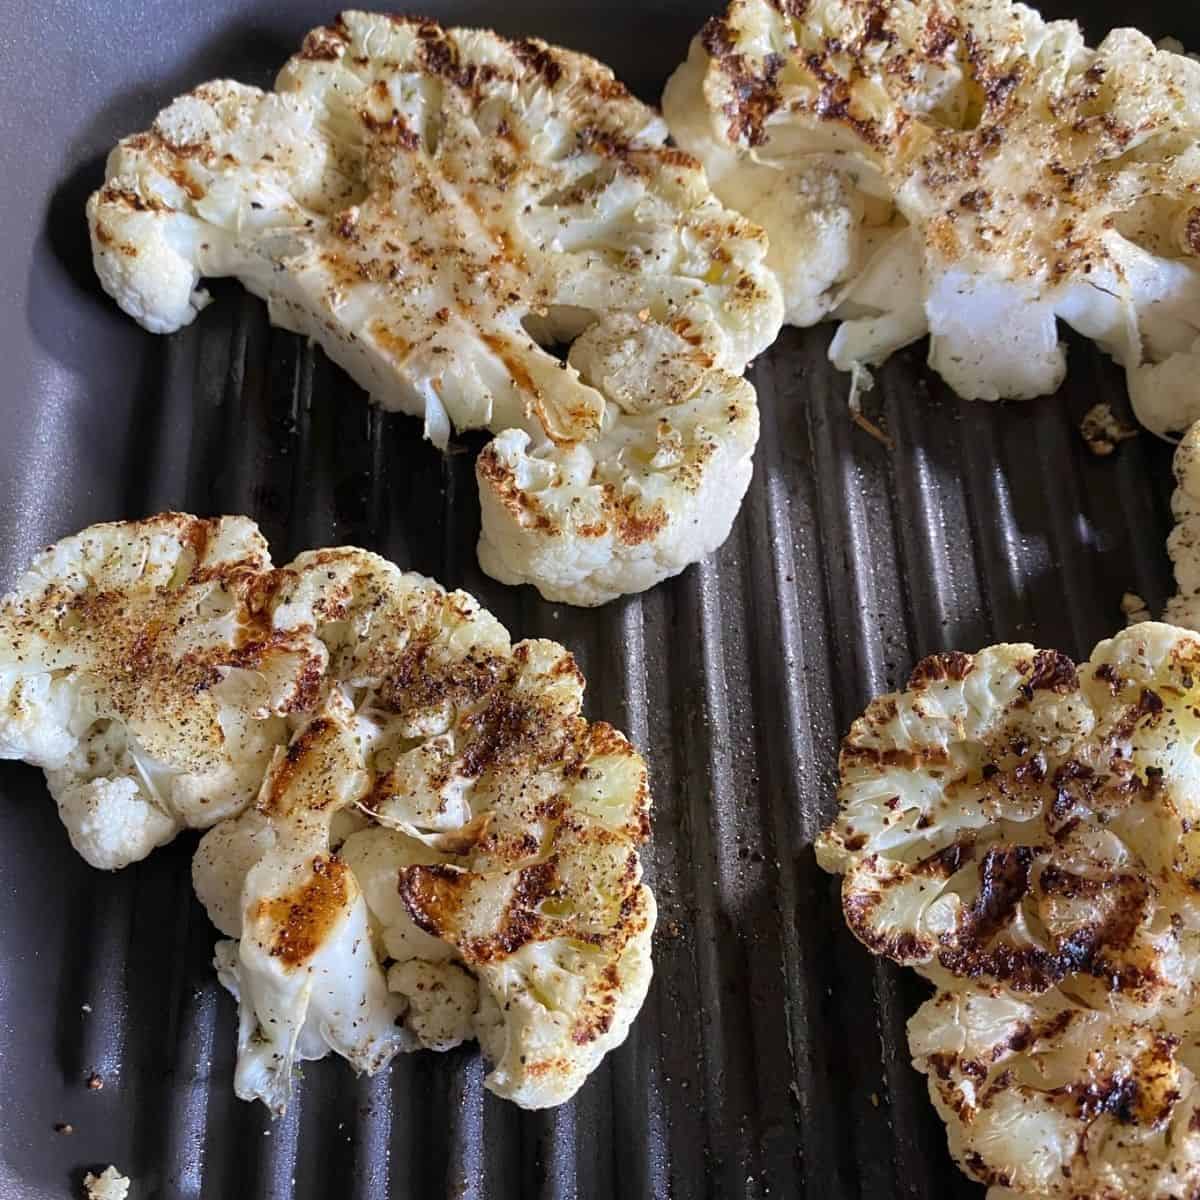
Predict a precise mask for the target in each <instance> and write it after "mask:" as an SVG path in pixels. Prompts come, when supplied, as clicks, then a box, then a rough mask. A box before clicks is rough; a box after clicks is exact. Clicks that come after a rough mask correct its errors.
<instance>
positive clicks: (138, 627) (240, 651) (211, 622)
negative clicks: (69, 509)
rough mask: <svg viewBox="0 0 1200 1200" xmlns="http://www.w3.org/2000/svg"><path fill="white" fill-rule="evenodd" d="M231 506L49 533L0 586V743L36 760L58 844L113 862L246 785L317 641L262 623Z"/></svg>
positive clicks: (9, 752) (318, 666) (257, 560)
mask: <svg viewBox="0 0 1200 1200" xmlns="http://www.w3.org/2000/svg"><path fill="white" fill-rule="evenodd" d="M269 569H270V555H269V554H268V551H267V545H266V543H265V542H264V541H263V539H262V537H261V535H260V534H259V532H258V530H257V528H256V527H255V525H254V524H253V522H251V521H249V520H247V519H246V518H244V517H225V518H220V519H216V520H199V519H197V518H195V517H191V516H186V515H183V514H179V513H167V514H164V515H162V516H158V517H154V518H151V519H149V520H146V521H131V522H126V523H121V524H107V525H94V526H92V527H91V528H89V529H85V530H84V531H83V532H82V533H79V534H77V535H75V536H73V537H69V538H65V539H64V540H63V541H61V542H59V543H57V544H56V545H54V546H52V547H50V549H49V550H47V551H46V552H45V553H44V554H43V555H41V557H39V558H38V559H37V561H36V562H35V563H34V564H33V566H32V567H31V568H30V569H29V571H28V572H27V573H26V574H25V575H24V577H23V578H22V579H21V580H20V581H19V582H18V583H17V586H16V588H15V590H14V591H13V592H11V593H9V594H8V595H7V596H5V597H4V598H3V600H0V757H3V758H17V759H23V760H24V761H26V762H28V763H32V764H33V765H35V766H39V767H42V768H43V769H44V770H45V772H46V779H47V782H48V784H49V787H50V791H51V794H52V795H53V796H54V798H55V800H56V802H57V804H58V811H59V815H60V816H61V817H62V820H63V824H64V825H66V827H67V831H68V833H69V835H70V838H71V842H72V845H74V847H75V849H76V850H78V851H79V853H80V854H81V855H82V856H83V857H84V858H85V859H86V860H87V861H88V862H89V863H91V864H92V865H93V866H96V867H101V868H117V867H123V866H125V865H127V864H128V863H130V862H134V861H136V860H137V859H140V858H143V857H145V855H147V854H148V853H149V852H150V851H151V850H153V849H154V847H155V846H159V845H162V844H163V843H164V842H167V841H170V840H171V838H173V837H174V836H175V834H176V833H177V832H178V831H179V830H180V829H182V828H184V827H185V826H192V827H197V828H204V827H206V826H209V825H211V824H213V823H214V822H215V821H218V820H220V819H221V818H223V817H227V816H229V815H230V814H232V813H236V812H237V811H239V810H240V809H241V808H243V807H244V806H245V805H246V804H248V803H249V802H250V801H251V800H252V799H253V797H254V795H255V793H256V792H257V791H258V788H259V784H260V783H261V782H262V777H263V772H264V771H265V770H266V768H267V766H268V764H269V763H270V760H271V755H272V752H273V749H274V748H275V747H276V746H277V745H279V744H280V743H281V742H284V741H286V739H287V728H286V723H285V721H284V720H283V714H286V713H288V712H289V711H291V710H293V709H296V708H299V707H302V706H303V705H304V704H306V703H307V702H308V698H309V694H310V691H311V688H312V684H313V680H314V678H316V677H319V676H320V673H321V671H322V669H323V667H324V651H323V649H322V647H321V646H320V644H319V643H317V642H315V641H313V640H312V639H307V638H305V637H304V636H296V637H292V636H289V635H277V634H275V633H274V632H272V631H270V630H267V629H265V628H263V626H262V624H261V623H260V621H259V620H258V617H257V615H256V613H255V610H254V604H253V590H254V585H255V583H256V581H257V580H259V579H260V578H261V576H262V574H263V573H264V572H266V571H268V570H269Z"/></svg>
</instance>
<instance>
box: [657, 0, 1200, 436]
mask: <svg viewBox="0 0 1200 1200" xmlns="http://www.w3.org/2000/svg"><path fill="white" fill-rule="evenodd" d="M663 109H664V113H665V115H666V117H667V120H668V123H669V124H670V127H671V131H672V133H673V134H674V136H675V138H676V140H677V141H678V142H679V144H680V145H681V146H682V147H683V148H684V149H685V150H688V151H690V152H692V153H694V154H696V155H697V156H698V157H699V158H700V159H701V160H702V161H703V162H704V164H705V167H706V169H707V171H708V175H709V178H710V180H711V182H712V186H713V190H714V191H715V192H716V193H717V195H718V196H720V197H721V198H722V199H723V200H725V201H726V202H727V203H729V204H731V205H732V206H733V207H734V208H737V209H739V210H740V211H742V212H743V213H745V214H746V215H747V216H748V217H750V218H751V219H752V220H754V221H757V222H758V223H760V224H761V225H762V226H763V227H764V228H765V229H766V230H767V232H768V235H769V237H770V241H771V249H770V254H769V258H768V262H769V263H770V265H771V266H772V267H773V268H774V269H775V271H776V272H777V274H778V275H779V277H780V280H781V282H782V285H783V289H784V301H785V305H786V309H787V319H788V320H789V321H790V322H791V323H793V324H798V325H809V324H813V323H814V322H816V321H818V320H821V319H822V318H825V317H833V318H834V319H837V320H840V321H841V325H840V327H839V329H838V331H837V334H836V336H835V337H834V339H833V343H832V345H831V347H830V359H831V360H832V361H833V363H834V364H835V365H836V366H838V367H839V368H841V369H843V370H847V371H851V372H852V373H853V375H854V388H855V391H857V389H858V388H859V387H860V386H862V385H864V384H866V385H868V386H869V382H870V375H869V370H868V368H869V367H870V366H873V365H875V364H878V363H881V362H883V360H884V359H886V358H887V357H888V356H889V355H890V354H891V353H892V352H893V351H895V350H897V349H899V348H900V347H901V346H904V345H907V344H908V343H910V342H913V341H916V340H917V339H918V338H920V337H922V336H924V335H925V334H929V336H930V349H929V360H930V365H931V366H932V367H933V369H934V370H936V371H937V372H938V373H939V374H940V375H941V376H942V377H943V378H944V379H945V380H946V382H947V383H948V384H949V385H950V386H951V387H952V388H953V389H954V390H955V391H956V392H958V393H959V394H960V395H961V396H963V397H965V398H967V399H988V400H995V399H999V398H1003V397H1032V396H1037V395H1041V394H1044V393H1047V392H1052V391H1054V390H1055V389H1056V388H1057V387H1058V386H1059V384H1060V383H1061V382H1062V380H1063V377H1064V375H1065V373H1066V356H1065V352H1064V350H1063V347H1062V346H1061V345H1060V343H1059V337H1058V331H1057V322H1058V321H1059V320H1062V321H1064V322H1066V323H1067V324H1068V325H1071V326H1072V327H1074V328H1075V329H1077V330H1078V331H1079V332H1080V333H1082V334H1084V335H1085V336H1086V337H1089V338H1091V339H1092V340H1094V341H1096V342H1097V343H1098V344H1099V345H1100V346H1101V347H1102V348H1103V349H1104V350H1105V351H1107V352H1108V353H1109V354H1111V355H1112V356H1113V357H1114V358H1115V359H1116V360H1117V361H1118V362H1119V363H1121V364H1122V365H1123V366H1124V367H1125V368H1126V370H1127V373H1128V377H1129V387H1130V393H1131V396H1132V399H1133V402H1134V405H1135V409H1136V411H1137V413H1138V416H1139V418H1140V419H1141V420H1142V421H1143V423H1144V424H1146V425H1147V426H1148V427H1149V428H1151V429H1153V430H1155V431H1156V432H1160V433H1161V432H1164V431H1167V430H1180V429H1182V428H1184V427H1185V426H1186V425H1188V424H1190V422H1191V421H1192V420H1194V419H1196V418H1200V385H1198V384H1197V382H1196V379H1197V370H1196V359H1197V356H1198V355H1200V316H1197V313H1200V263H1198V262H1197V256H1198V255H1200V206H1198V205H1197V201H1196V186H1197V183H1198V182H1200V144H1198V138H1200V63H1197V62H1194V61H1193V60H1191V59H1189V58H1186V57H1184V56H1182V55H1179V54H1175V53H1172V52H1170V51H1168V50H1165V49H1163V50H1160V49H1156V48H1155V46H1154V45H1153V43H1151V42H1150V41H1149V40H1148V39H1147V38H1145V37H1143V36H1142V35H1141V34H1140V33H1138V32H1136V31H1134V30H1130V29H1122V30H1116V31H1114V32H1113V33H1111V34H1109V36H1108V37H1107V38H1106V39H1105V40H1104V42H1103V43H1102V44H1101V45H1100V46H1099V47H1098V48H1097V49H1094V50H1093V49H1090V48H1089V47H1088V46H1086V45H1085V44H1084V41H1083V37H1082V35H1081V33H1080V31H1079V28H1078V26H1077V25H1076V24H1075V23H1074V22H1070V21H1053V22H1045V21H1043V20H1042V18H1041V17H1040V16H1039V15H1038V14H1037V13H1036V12H1034V11H1033V10H1032V9H1030V8H1027V7H1025V6H1024V5H1022V4H1016V3H1013V2H1012V0H928V2H927V3H920V4H913V3H907V4H891V5H880V4H879V3H877V2H876V0H812V2H811V3H806V4H805V5H804V6H803V8H802V10H801V11H796V10H795V9H794V7H793V6H790V5H787V4H784V3H782V2H779V0H732V3H730V5H729V7H728V9H727V10H726V12H725V14H724V15H723V16H719V17H714V18H713V19H712V20H711V21H710V22H709V23H708V24H707V25H706V26H705V28H704V30H703V31H702V32H701V34H700V35H699V36H698V37H697V38H696V39H695V41H694V42H693V44H692V47H691V52H690V54H689V57H688V60H687V62H686V63H685V64H684V65H683V66H681V67H680V68H679V70H678V71H677V72H676V73H675V75H674V76H673V77H672V79H671V81H670V82H669V83H668V85H667V89H666V93H665V95H664V97H663Z"/></svg>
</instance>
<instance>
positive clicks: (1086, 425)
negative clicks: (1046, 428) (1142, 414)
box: [1079, 403, 1137, 458]
mask: <svg viewBox="0 0 1200 1200" xmlns="http://www.w3.org/2000/svg"><path fill="white" fill-rule="evenodd" d="M1079 433H1080V435H1081V436H1082V438H1083V440H1084V442H1085V443H1086V444H1087V448H1088V449H1089V450H1090V451H1091V452H1092V453H1093V454H1094V455H1096V457H1097V458H1107V457H1108V455H1110V454H1111V453H1112V452H1113V451H1114V450H1115V449H1116V448H1117V447H1118V446H1119V445H1120V444H1121V443H1122V442H1124V441H1128V440H1129V439H1130V438H1135V437H1137V430H1136V429H1131V428H1130V427H1129V426H1128V425H1126V424H1125V423H1124V422H1123V421H1121V420H1119V419H1118V417H1117V415H1116V414H1115V413H1114V412H1113V410H1112V407H1111V406H1110V405H1108V404H1106V403H1100V404H1093V405H1092V407H1091V408H1089V409H1088V410H1087V412H1086V413H1084V415H1083V420H1082V421H1081V422H1080V425H1079Z"/></svg>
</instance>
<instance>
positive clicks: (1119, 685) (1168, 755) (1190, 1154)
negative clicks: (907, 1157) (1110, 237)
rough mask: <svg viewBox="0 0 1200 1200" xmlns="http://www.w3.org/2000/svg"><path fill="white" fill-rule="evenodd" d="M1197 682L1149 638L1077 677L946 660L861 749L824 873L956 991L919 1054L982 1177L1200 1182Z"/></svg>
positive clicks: (1124, 639)
mask: <svg viewBox="0 0 1200 1200" xmlns="http://www.w3.org/2000/svg"><path fill="white" fill-rule="evenodd" d="M1197 680H1200V637H1197V636H1195V635H1193V634H1191V633H1189V632H1187V631H1185V630H1183V629H1179V628H1176V627H1173V626H1170V625H1162V624H1155V623H1149V622H1148V623H1144V624H1140V625H1136V626H1133V627H1131V628H1129V629H1126V630H1124V631H1122V632H1121V633H1119V634H1118V635H1117V636H1116V637H1115V638H1113V639H1111V640H1110V641H1106V642H1101V643H1100V645H1098V646H1097V647H1096V649H1095V651H1094V652H1093V654H1092V657H1091V659H1090V660H1089V661H1088V662H1087V663H1085V664H1084V665H1083V666H1082V667H1079V668H1076V666H1075V664H1074V663H1072V662H1071V660H1070V659H1068V658H1067V657H1066V656H1065V655H1062V654H1059V653H1056V652H1053V651H1045V650H1035V649H1034V647H1032V646H1028V645H1000V646H991V647H989V648H987V649H986V650H982V651H980V652H979V653H978V654H975V655H967V654H959V653H952V654H942V655H935V656H933V657H932V658H929V659H926V660H925V661H924V662H922V663H920V664H919V665H918V666H917V668H916V669H915V671H914V672H913V675H912V678H911V679H910V680H909V684H908V687H907V689H906V690H905V691H903V692H898V693H894V694H891V695H887V696H883V697H880V698H879V699H877V700H875V701H873V702H872V703H871V705H870V706H869V707H868V708H867V710H866V712H865V713H864V715H863V716H862V717H861V718H860V719H859V720H858V721H856V722H855V723H854V726H853V727H852V729H851V731H850V734H849V736H848V737H847V738H846V741H845V743H844V745H843V748H842V753H841V760H840V771H841V780H842V786H841V791H840V793H839V802H840V807H839V812H838V816H837V818H836V820H835V821H834V823H833V824H832V826H831V827H830V828H829V829H828V830H827V831H826V832H825V833H823V834H822V835H821V837H820V838H819V839H818V842H817V858H818V861H819V862H820V864H821V865H822V866H823V867H825V868H826V869H827V870H829V871H833V872H836V873H839V874H841V875H843V876H844V879H843V884H842V904H843V910H844V913H845V916H846V920H847V923H848V924H849V925H850V928H851V929H852V930H853V931H854V933H855V934H856V935H857V936H858V937H859V939H860V940H861V941H863V942H864V944H865V945H867V946H868V947H869V948H870V949H871V950H873V951H874V952H875V953H877V954H882V955H886V956H887V957H889V958H892V959H894V960H895V961H897V962H900V963H904V964H908V965H911V966H914V967H916V968H917V969H918V970H919V971H920V972H921V973H922V974H924V975H925V976H927V977H928V978H929V979H930V980H932V981H933V982H934V983H935V984H936V986H937V987H938V989H939V993H938V995H937V996H936V997H935V998H934V999H933V1000H930V1001H929V1002H928V1003H927V1004H926V1005H925V1006H924V1007H923V1008H922V1009H921V1010H920V1011H919V1012H918V1014H917V1015H916V1016H915V1017H914V1018H913V1021H912V1023H911V1025H910V1039H911V1046H912V1051H913V1055H914V1058H915V1062H916V1065H917V1067H918V1068H919V1069H920V1070H922V1071H923V1072H925V1073H926V1074H927V1075H928V1076H929V1086H930V1093H931V1095H932V1097H933V1099H934V1102H935V1104H936V1105H937V1107H938V1110H939V1112H941V1113H942V1116H943V1117H944V1119H945V1120H946V1121H947V1124H948V1127H949V1130H950V1145H951V1149H952V1151H953V1152H954V1154H955V1157H956V1158H957V1160H958V1161H959V1163H960V1165H961V1166H962V1167H963V1169H964V1170H965V1171H967V1172H968V1174H970V1175H972V1176H973V1177H975V1178H977V1179H979V1180H981V1181H983V1182H985V1183H989V1184H994V1185H1004V1186H1007V1187H1009V1188H1011V1189H1012V1190H1013V1192H1014V1194H1017V1195H1030V1196H1061V1197H1063V1198H1064V1200H1065V1198H1068V1197H1070V1198H1074V1197H1078V1196H1104V1197H1106V1198H1112V1200H1121V1198H1124V1197H1130V1198H1133V1197H1138V1198H1141V1200H1148V1198H1161V1200H1167V1198H1168V1197H1174V1196H1178V1195H1190V1194H1192V1192H1194V1191H1195V1190H1196V1187H1197V1186H1200V1143H1198V1142H1197V1140H1196V1139H1197V1134H1196V1128H1200V1120H1196V1121H1195V1123H1194V1125H1193V1113H1194V1112H1195V1108H1196V1105H1197V1093H1196V1091H1195V1078H1194V1076H1193V1073H1192V1072H1193V1069H1194V1068H1195V1066H1196V1065H1197V1062H1198V1061H1200V1060H1195V1049H1194V1047H1195V1044H1196V1039H1197V1034H1198V1033H1200V1028H1198V1027H1197V1026H1196V1019H1195V1016H1194V1014H1195V1013H1196V1011H1197V1006H1198V1001H1200V989H1198V984H1200V892H1198V891H1197V879H1198V873H1197V862H1198V861H1200V858H1198V856H1200V842H1197V838H1196V832H1195V830H1196V829H1197V827H1198V825H1197V821H1198V818H1200V758H1198V757H1197V754H1196V744H1197V742H1198V741H1200V716H1198V715H1197V714H1198V713H1200V708H1198V707H1197V701H1198V699H1200V690H1198V684H1197ZM1175 1189H1180V1190H1175Z"/></svg>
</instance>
